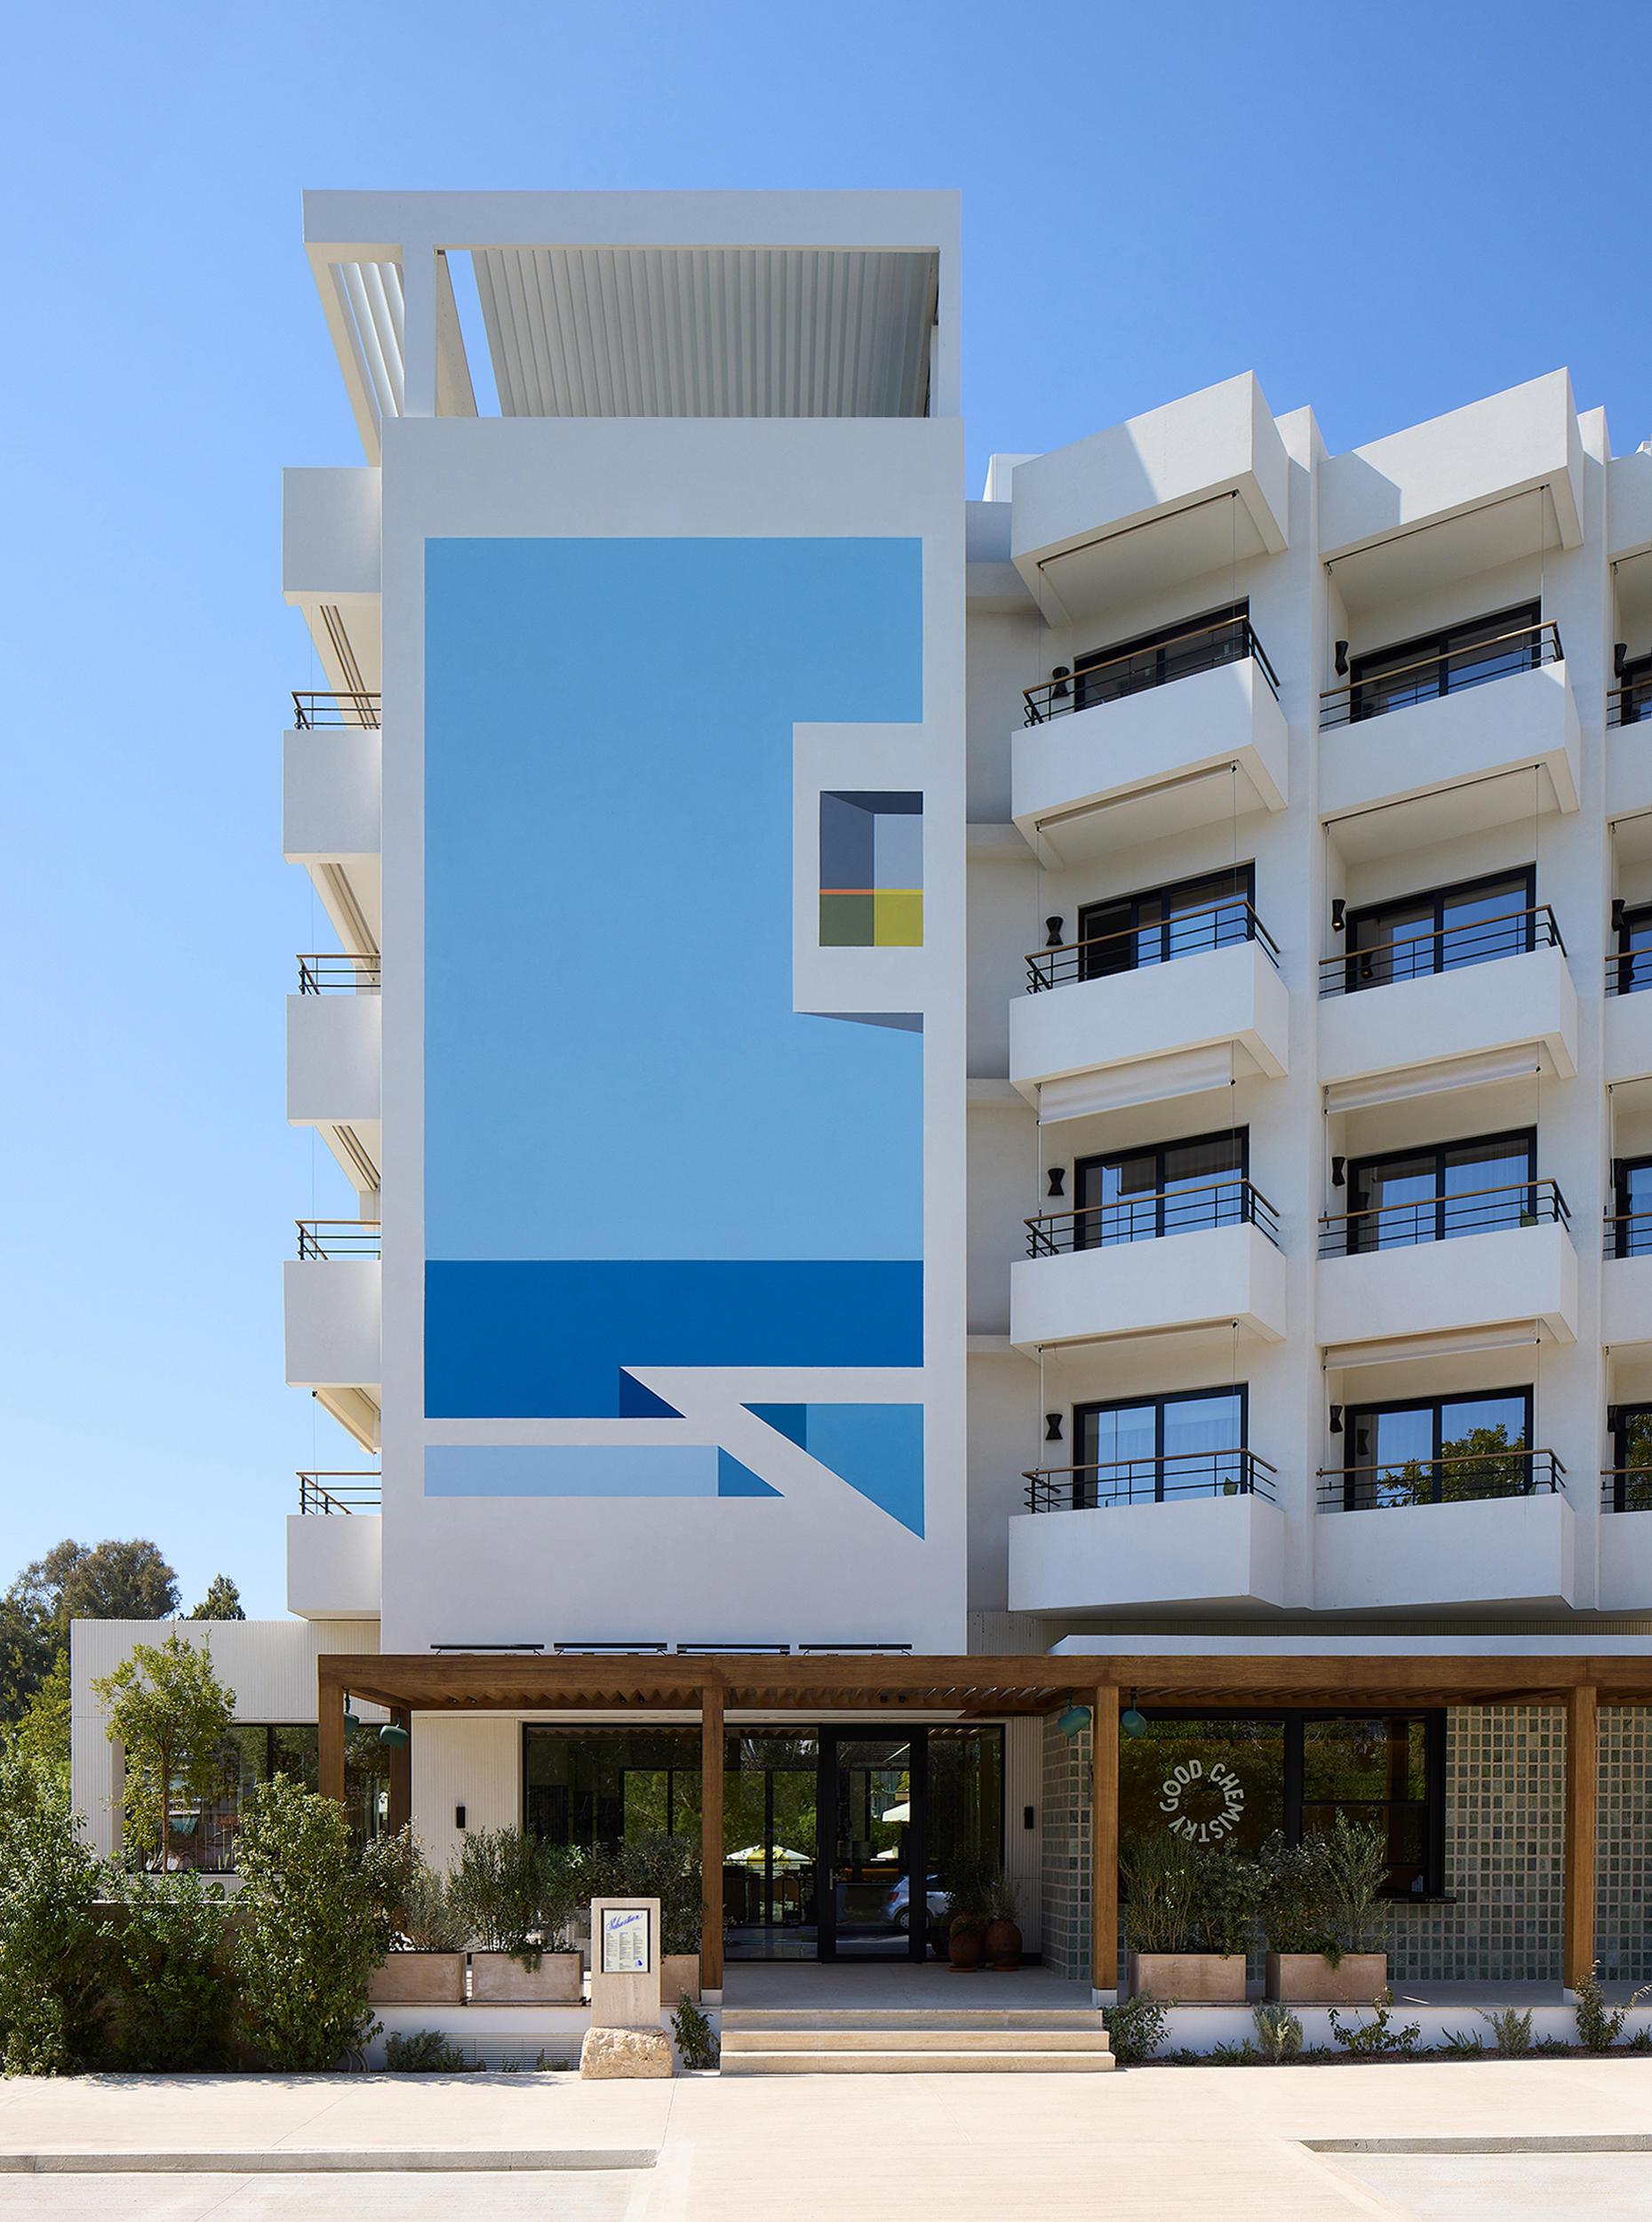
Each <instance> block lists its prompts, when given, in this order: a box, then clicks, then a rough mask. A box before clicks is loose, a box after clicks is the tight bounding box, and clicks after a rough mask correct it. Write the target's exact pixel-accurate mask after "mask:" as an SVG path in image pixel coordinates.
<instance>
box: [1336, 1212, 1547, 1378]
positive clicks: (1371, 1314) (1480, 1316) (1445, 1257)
mask: <svg viewBox="0 0 1652 2222" xmlns="http://www.w3.org/2000/svg"><path fill="white" fill-rule="evenodd" d="M1317 1309H1318V1326H1317V1338H1318V1340H1319V1343H1320V1346H1321V1348H1322V1349H1326V1350H1329V1351H1335V1352H1336V1353H1337V1363H1341V1364H1348V1365H1357V1364H1359V1363H1361V1358H1360V1355H1359V1346H1361V1345H1363V1344H1371V1343H1377V1344H1387V1343H1391V1342H1392V1343H1396V1344H1403V1343H1405V1342H1407V1341H1409V1340H1410V1339H1412V1338H1414V1337H1417V1338H1423V1337H1427V1338H1439V1337H1441V1336H1450V1335H1460V1336H1462V1337H1464V1339H1465V1341H1466V1339H1468V1338H1469V1337H1470V1336H1471V1335H1472V1334H1474V1333H1478V1332H1480V1331H1482V1330H1485V1329H1489V1328H1496V1327H1510V1328H1512V1327H1515V1326H1521V1327H1523V1326H1524V1325H1525V1324H1526V1323H1528V1322H1529V1323H1533V1325H1534V1333H1535V1331H1536V1328H1541V1329H1542V1331H1543V1332H1544V1335H1545V1336H1546V1337H1548V1338H1549V1339H1551V1340H1552V1341H1555V1342H1576V1339H1577V1252H1576V1250H1575V1249H1574V1248H1573V1246H1572V1240H1571V1237H1570V1235H1568V1233H1567V1231H1566V1229H1565V1228H1564V1227H1558V1226H1554V1225H1548V1226H1543V1227H1501V1228H1498V1229H1496V1230H1495V1231H1493V1232H1491V1233H1488V1234H1484V1235H1459V1236H1457V1237H1456V1238H1455V1239H1454V1240H1452V1241H1450V1242H1444V1243H1414V1244H1413V1245H1412V1246H1411V1247H1410V1248H1409V1249H1404V1250H1379V1251H1372V1252H1370V1253H1369V1255H1367V1256H1365V1257H1361V1258H1323V1259H1321V1260H1320V1268H1319V1276H1318V1298H1317Z"/></svg>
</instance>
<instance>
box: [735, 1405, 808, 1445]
mask: <svg viewBox="0 0 1652 2222" xmlns="http://www.w3.org/2000/svg"><path fill="white" fill-rule="evenodd" d="M746 1411H748V1412H751V1413H752V1414H753V1415H754V1417H755V1418H756V1419H761V1420H762V1421H763V1422H764V1423H765V1424H766V1425H767V1426H768V1427H772V1428H773V1429H774V1431H775V1433H776V1434H777V1435H784V1436H785V1437H786V1441H787V1442H788V1443H795V1444H796V1445H797V1447H798V1449H799V1450H800V1451H807V1450H808V1448H809V1407H808V1405H807V1404H748V1405H747V1406H746Z"/></svg>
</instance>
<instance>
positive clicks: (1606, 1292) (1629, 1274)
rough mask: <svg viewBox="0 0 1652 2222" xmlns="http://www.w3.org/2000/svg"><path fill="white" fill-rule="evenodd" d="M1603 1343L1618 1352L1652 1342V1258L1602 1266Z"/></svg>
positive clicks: (1614, 1260)
mask: <svg viewBox="0 0 1652 2222" xmlns="http://www.w3.org/2000/svg"><path fill="white" fill-rule="evenodd" d="M1600 1340H1601V1341H1602V1342H1603V1343H1604V1344H1605V1345H1606V1347H1607V1348H1608V1350H1618V1351H1622V1350H1624V1349H1625V1348H1626V1347H1627V1346H1628V1345H1630V1344H1631V1343H1652V1258H1608V1259H1607V1260H1606V1262H1605V1263H1604V1264H1603V1265H1602V1267H1600Z"/></svg>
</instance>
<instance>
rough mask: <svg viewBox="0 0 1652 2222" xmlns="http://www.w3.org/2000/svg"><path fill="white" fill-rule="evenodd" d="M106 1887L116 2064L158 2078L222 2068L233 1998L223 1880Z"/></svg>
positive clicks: (147, 1880)
mask: <svg viewBox="0 0 1652 2222" xmlns="http://www.w3.org/2000/svg"><path fill="white" fill-rule="evenodd" d="M112 1889H113V1890H114V1891H115V1892H116V1894H117V1897H118V1904H119V1907H120V1918H118V1919H117V1920H116V1922H113V1923H112V1924H111V1927H110V1931H109V1953H108V1957H109V1962H110V1979H111V1983H112V1985H113V1986H114V1987H115V1989H116V1992H117V1993H118V1999H117V2004H116V2017H115V2029H114V2052H115V2058H116V2062H117V2063H118V2065H119V2066H121V2067H123V2068H128V2069H132V2070H136V2071H137V2072H139V2073H140V2074H157V2075H164V2074H182V2073H185V2072H187V2071H188V2070H191V2069H204V2068H220V2067H223V2066H227V2064H228V2062H229V2060H230V2058H231V2046H232V2034H233V2031H234V2026H235V1982H234V1975H233V1969H232V1964H231V1953H230V1943H229V1920H230V1910H231V1909H230V1904H229V1900H228V1898H227V1897H226V1895H225V1892H224V1886H223V1884H222V1883H221V1882H212V1883H204V1882H202V1880H201V1878H200V1876H199V1875H198V1874H179V1875H166V1876H161V1875H123V1876H121V1877H120V1878H119V1879H118V1880H117V1881H116V1882H114V1883H113V1884H112Z"/></svg>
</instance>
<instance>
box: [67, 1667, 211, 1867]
mask: <svg viewBox="0 0 1652 2222" xmlns="http://www.w3.org/2000/svg"><path fill="white" fill-rule="evenodd" d="M92 1689H93V1690H94V1691H95V1692H96V1694H97V1696H98V1698H100V1701H101V1702H102V1704H103V1705H104V1706H106V1707H107V1708H108V1720H109V1733H110V1735H111V1736H113V1737H116V1738H119V1740H120V1742H121V1743H122V1744H124V1746H125V1747H126V1802H127V1808H128V1811H129V1814H130V1817H131V1818H130V1827H131V1831H132V1837H133V1839H134V1841H135V1842H136V1843H137V1844H138V1845H139V1847H140V1849H141V1850H144V1851H145V1852H148V1850H150V1849H151V1847H153V1848H154V1849H155V1850H156V1851H157V1852H158V1853H159V1855H160V1864H161V1866H162V1867H163V1868H164V1867H165V1866H166V1855H167V1846H168V1829H169V1826H170V1823H171V1818H172V1793H173V1789H174V1786H177V1787H180V1788H181V1789H182V1790H183V1791H184V1793H185V1794H186V1795H188V1796H190V1797H196V1798H200V1797H204V1796H206V1795H207V1794H208V1793H209V1792H210V1791H211V1790H213V1789H214V1788H216V1786H218V1784H219V1780H220V1779H221V1777H222V1773H223V1763H224V1762H223V1751H222V1746H223V1744H224V1740H225V1738H227V1736H228V1734H229V1731H230V1730H231V1729H232V1728H233V1727H234V1726H235V1691H234V1690H227V1689H226V1688H225V1687H224V1685H223V1683H222V1682H219V1679H218V1676H217V1674H216V1673H215V1672H214V1671H213V1667H212V1660H211V1653H210V1652H209V1651H207V1649H206V1648H205V1646H203V1647H202V1648H201V1649H200V1650H199V1651H197V1650H196V1647H195V1645H194V1644H193V1643H186V1642H185V1641H184V1639H183V1637H182V1636H181V1635H177V1634H176V1633H174V1634H173V1635H169V1636H168V1637H167V1639H166V1641H165V1643H159V1644H156V1643H135V1644H134V1645H133V1646H132V1655H131V1657H130V1658H128V1659H123V1660H122V1662H121V1664H120V1665H119V1666H118V1667H116V1669H115V1671H114V1673H113V1674H101V1675H100V1676H99V1677H98V1678H97V1680H96V1681H94V1682H93V1683H92Z"/></svg>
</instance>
